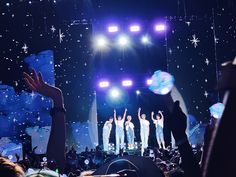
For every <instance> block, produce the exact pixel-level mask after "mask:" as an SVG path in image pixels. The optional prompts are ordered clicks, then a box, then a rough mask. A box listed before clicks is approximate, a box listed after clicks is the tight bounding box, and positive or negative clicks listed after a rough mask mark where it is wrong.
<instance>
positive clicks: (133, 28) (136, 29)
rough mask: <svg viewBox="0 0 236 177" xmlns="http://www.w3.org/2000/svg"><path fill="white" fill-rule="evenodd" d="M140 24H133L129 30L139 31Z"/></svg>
mask: <svg viewBox="0 0 236 177" xmlns="http://www.w3.org/2000/svg"><path fill="white" fill-rule="evenodd" d="M140 29H141V28H140V26H139V25H131V26H130V27H129V30H130V31H131V32H139V31H140Z"/></svg>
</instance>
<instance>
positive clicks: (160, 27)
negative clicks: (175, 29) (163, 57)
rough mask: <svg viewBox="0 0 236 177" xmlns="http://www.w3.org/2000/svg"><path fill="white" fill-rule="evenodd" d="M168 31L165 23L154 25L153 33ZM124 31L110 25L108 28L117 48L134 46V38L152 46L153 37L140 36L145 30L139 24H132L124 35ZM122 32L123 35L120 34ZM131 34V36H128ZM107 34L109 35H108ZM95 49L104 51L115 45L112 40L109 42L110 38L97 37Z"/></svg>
mask: <svg viewBox="0 0 236 177" xmlns="http://www.w3.org/2000/svg"><path fill="white" fill-rule="evenodd" d="M166 30H167V27H166V25H165V24H164V23H158V24H155V25H154V28H153V31H154V32H155V33H162V32H165V31H166ZM123 31H125V30H122V29H121V28H120V27H119V26H118V25H114V24H113V25H109V26H107V32H108V34H111V35H112V37H111V38H114V37H115V39H116V42H115V44H116V46H117V47H121V48H127V47H130V46H131V45H132V41H131V37H132V38H137V37H138V38H140V43H141V44H143V45H150V44H152V40H151V37H150V36H149V35H147V34H145V35H142V34H140V33H141V32H142V31H143V30H142V27H141V26H140V25H139V24H132V25H130V26H129V28H128V31H127V30H126V34H125V33H123ZM120 32H122V33H120ZM128 33H130V35H128ZM108 34H107V35H108ZM131 34H137V35H138V36H137V35H133V36H132V35H131ZM114 35H115V36H114ZM94 39H95V40H94V48H95V49H96V50H104V49H107V48H108V45H111V44H113V43H114V42H113V41H112V40H110V41H109V40H108V37H106V36H105V35H97V36H96V37H95V38H94Z"/></svg>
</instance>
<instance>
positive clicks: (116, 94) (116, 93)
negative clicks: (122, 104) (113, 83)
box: [109, 88, 121, 99]
mask: <svg viewBox="0 0 236 177" xmlns="http://www.w3.org/2000/svg"><path fill="white" fill-rule="evenodd" d="M109 95H110V97H111V98H113V99H117V98H119V97H120V95H121V91H120V90H119V89H118V88H112V89H111V90H110V92H109Z"/></svg>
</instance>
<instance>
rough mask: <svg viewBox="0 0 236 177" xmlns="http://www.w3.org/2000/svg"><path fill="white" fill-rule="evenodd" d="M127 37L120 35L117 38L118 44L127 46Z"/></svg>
mask: <svg viewBox="0 0 236 177" xmlns="http://www.w3.org/2000/svg"><path fill="white" fill-rule="evenodd" d="M129 43H130V42H129V38H128V37H127V36H126V35H121V36H119V38H118V44H119V45H120V46H122V47H125V46H128V45H129Z"/></svg>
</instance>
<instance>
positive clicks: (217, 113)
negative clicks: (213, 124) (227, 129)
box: [209, 103, 225, 119]
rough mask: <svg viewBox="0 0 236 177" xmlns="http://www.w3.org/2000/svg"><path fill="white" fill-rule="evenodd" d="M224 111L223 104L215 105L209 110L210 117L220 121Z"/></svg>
mask: <svg viewBox="0 0 236 177" xmlns="http://www.w3.org/2000/svg"><path fill="white" fill-rule="evenodd" d="M224 109H225V106H224V104H223V103H216V104H214V105H212V106H211V107H210V108H209V110H210V113H211V116H212V117H214V118H216V119H220V118H221V117H222V115H223V112H224Z"/></svg>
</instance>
